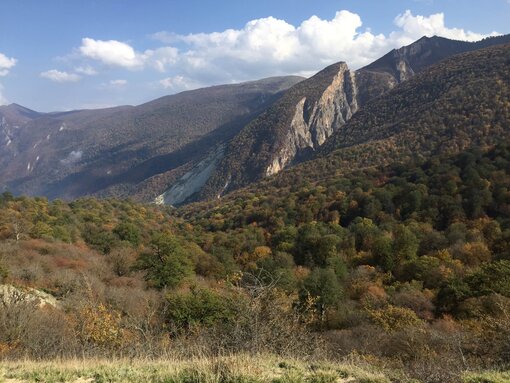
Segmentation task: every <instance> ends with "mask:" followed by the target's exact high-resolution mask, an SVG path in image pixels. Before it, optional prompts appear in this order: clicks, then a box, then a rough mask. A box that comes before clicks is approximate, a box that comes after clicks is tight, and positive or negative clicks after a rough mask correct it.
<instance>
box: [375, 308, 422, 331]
mask: <svg viewBox="0 0 510 383" xmlns="http://www.w3.org/2000/svg"><path fill="white" fill-rule="evenodd" d="M366 312H367V313H368V316H369V317H370V319H371V320H372V322H374V323H375V324H376V325H378V326H381V327H382V328H383V329H384V330H385V331H386V332H393V331H398V330H402V329H405V328H407V327H413V326H417V325H418V324H420V323H421V320H420V318H418V316H417V315H416V313H415V312H414V311H413V310H411V309H408V308H405V307H397V306H393V305H388V306H386V307H384V308H382V309H376V310H372V309H366Z"/></svg>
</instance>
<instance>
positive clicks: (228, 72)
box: [143, 10, 497, 89]
mask: <svg viewBox="0 0 510 383" xmlns="http://www.w3.org/2000/svg"><path fill="white" fill-rule="evenodd" d="M394 24H395V26H396V27H397V28H398V29H397V30H396V31H394V32H392V33H390V34H388V35H384V34H374V33H372V32H371V31H370V30H369V29H365V30H363V29H361V28H362V25H363V23H362V20H361V17H360V16H359V15H357V14H355V13H352V12H349V11H346V10H343V11H339V12H336V14H335V16H334V17H333V18H332V19H330V20H327V19H321V18H319V17H317V16H312V17H310V18H309V19H307V20H305V21H303V22H302V23H301V24H300V25H297V26H294V25H292V24H289V23H288V22H286V21H284V20H280V19H277V18H274V17H267V18H262V19H257V20H252V21H250V22H248V23H247V24H246V25H245V26H244V27H243V28H242V29H227V30H224V31H221V32H213V33H196V34H189V35H178V34H175V33H169V32H165V31H162V32H158V33H155V34H154V35H153V36H152V37H153V38H154V39H156V40H159V41H161V42H163V43H166V44H172V45H174V46H176V45H177V46H183V48H181V49H180V50H177V49H176V48H175V47H172V46H169V47H166V48H160V49H158V50H155V51H147V52H145V54H144V55H143V57H144V59H145V60H146V63H148V64H151V65H153V66H154V67H156V68H157V69H159V70H161V71H165V70H169V71H170V72H174V73H172V74H173V76H172V77H169V78H167V79H164V80H161V82H160V83H161V85H163V86H164V87H166V88H168V89H173V88H175V87H176V84H178V83H179V82H181V83H182V82H183V81H185V79H193V80H194V81H195V83H214V82H216V83H217V82H229V81H240V80H246V79H253V78H258V77H263V76H269V75H276V74H302V75H310V74H313V73H314V72H316V71H317V70H320V69H321V68H323V67H324V66H326V65H328V64H332V63H334V62H337V61H346V62H347V63H348V64H349V66H350V67H352V68H359V67H361V66H363V65H366V64H368V63H370V62H372V61H373V60H375V59H377V58H378V57H380V56H382V55H383V54H385V53H387V52H388V51H389V50H391V49H393V48H397V47H400V46H402V45H407V44H410V43H411V42H413V41H414V40H416V39H418V38H420V37H422V36H424V35H425V36H432V35H438V36H444V37H447V38H450V39H456V40H468V41H473V40H480V39H482V38H484V37H487V36H488V35H484V34H480V33H475V32H472V31H466V30H464V29H460V28H449V27H447V26H446V24H445V17H444V14H443V13H438V14H433V15H430V16H420V15H416V16H415V15H413V14H412V13H411V11H405V12H404V13H402V14H400V15H398V16H397V17H396V18H395V20H394ZM496 34H497V33H495V32H494V33H491V34H490V35H496ZM156 57H157V62H156ZM187 81H188V82H190V81H189V80H187Z"/></svg>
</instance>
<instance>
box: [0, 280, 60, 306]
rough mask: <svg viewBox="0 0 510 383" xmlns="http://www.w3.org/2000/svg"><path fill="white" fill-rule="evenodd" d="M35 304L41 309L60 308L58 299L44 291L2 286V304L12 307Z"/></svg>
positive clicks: (0, 301)
mask: <svg viewBox="0 0 510 383" xmlns="http://www.w3.org/2000/svg"><path fill="white" fill-rule="evenodd" d="M22 303H28V304H35V305H37V306H39V307H44V306H51V307H58V306H59V304H58V301H57V299H56V298H55V297H54V296H53V295H50V294H47V293H45V292H43V291H40V290H36V289H31V288H18V287H14V286H12V285H0V304H1V305H3V306H12V305H16V304H22Z"/></svg>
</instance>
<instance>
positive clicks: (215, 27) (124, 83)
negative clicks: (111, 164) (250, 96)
mask: <svg viewBox="0 0 510 383" xmlns="http://www.w3.org/2000/svg"><path fill="white" fill-rule="evenodd" d="M509 21H510V0H484V1H481V0H387V1H382V0H352V1H342V0H336V1H334V0H315V1H311V0H255V1H247V0H214V1H209V0H150V1H149V0H147V1H141V0H86V1H82V0H0V105H3V104H9V103H12V102H15V103H18V104H21V105H23V106H26V107H28V108H31V109H34V110H37V111H42V112H49V111H57V110H71V109H90V108H102V107H109V106H115V105H127V104H129V105H138V104H141V103H143V102H147V101H150V100H152V99H155V98H157V97H161V96H164V95H168V94H174V93H178V92H181V91H184V90H190V89H196V88H200V87H205V86H211V85H217V84H229V83H236V82H242V81H249V80H255V79H260V78H264V77H270V76H279V75H290V74H297V75H302V76H307V77H308V76H311V75H313V74H314V73H316V72H317V71H319V70H321V69H322V68H324V67H326V66H327V65H329V64H332V63H335V62H338V61H345V62H347V64H348V65H349V67H351V68H353V69H357V68H360V67H362V66H364V65H366V64H368V63H370V62H372V61H374V60H375V59H377V58H379V57H380V56H382V55H384V54H385V53H387V52H388V51H390V50H391V49H393V48H398V47H400V46H403V45H408V44H410V43H411V42H413V41H415V40H417V39H419V38H420V37H422V36H424V35H426V36H432V35H439V36H444V37H448V38H452V39H457V40H469V41H476V40H479V39H482V38H484V37H487V36H491V35H497V34H507V33H510V22H509Z"/></svg>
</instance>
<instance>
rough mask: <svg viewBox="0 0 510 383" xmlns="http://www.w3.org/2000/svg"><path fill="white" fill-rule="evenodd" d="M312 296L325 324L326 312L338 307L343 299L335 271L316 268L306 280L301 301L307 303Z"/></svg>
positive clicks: (301, 293)
mask: <svg viewBox="0 0 510 383" xmlns="http://www.w3.org/2000/svg"><path fill="white" fill-rule="evenodd" d="M310 296H311V297H313V298H314V299H315V304H316V307H317V310H318V312H319V315H320V321H321V322H324V320H325V314H326V310H327V309H328V308H331V307H334V306H335V305H337V304H338V303H339V301H340V299H341V298H342V297H343V289H342V286H341V285H340V282H339V281H338V278H337V276H336V274H335V271H334V270H333V269H330V268H328V269H321V268H316V269H314V270H313V271H312V272H311V273H310V275H309V276H308V277H307V278H306V279H305V280H304V282H303V288H302V289H301V292H300V298H301V301H302V302H304V301H306V300H307V299H309V297H310Z"/></svg>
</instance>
